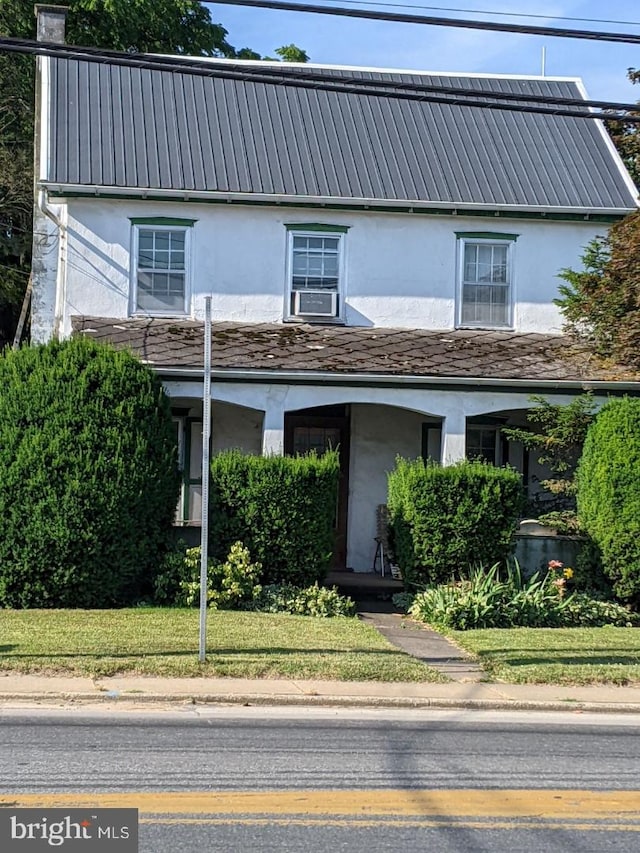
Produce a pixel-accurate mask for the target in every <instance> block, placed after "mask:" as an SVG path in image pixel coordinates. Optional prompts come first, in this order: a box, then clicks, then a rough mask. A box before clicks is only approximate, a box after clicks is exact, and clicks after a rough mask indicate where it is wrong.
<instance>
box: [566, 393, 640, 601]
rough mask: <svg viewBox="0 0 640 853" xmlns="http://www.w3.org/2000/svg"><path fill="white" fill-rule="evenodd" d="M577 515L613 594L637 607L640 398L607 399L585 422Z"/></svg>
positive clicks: (639, 576) (639, 581)
mask: <svg viewBox="0 0 640 853" xmlns="http://www.w3.org/2000/svg"><path fill="white" fill-rule="evenodd" d="M577 484H578V518H579V521H580V526H581V528H582V530H583V531H584V532H585V533H586V534H587V535H588V536H589V537H590V538H591V540H592V542H593V546H594V547H592V548H591V549H590V554H591V557H592V558H593V556H594V555H596V556H598V557H599V559H600V563H601V566H602V569H603V571H604V574H605V576H606V577H607V578H609V580H610V581H611V583H612V585H613V591H614V593H615V595H616V596H617V597H618V598H619V599H620V600H621V601H624V602H628V603H630V604H632V605H633V606H634V607H636V608H638V607H639V606H640V400H639V399H634V398H628V397H625V398H621V399H617V400H611V401H610V402H609V403H607V404H606V405H605V406H604V407H603V408H602V409H601V410H600V412H599V413H598V414H597V416H596V419H595V421H594V423H593V424H592V425H591V426H590V427H589V430H588V432H587V438H586V441H585V445H584V450H583V453H582V457H581V459H580V464H579V466H578V474H577Z"/></svg>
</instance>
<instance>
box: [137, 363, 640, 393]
mask: <svg viewBox="0 0 640 853" xmlns="http://www.w3.org/2000/svg"><path fill="white" fill-rule="evenodd" d="M146 363H147V364H148V365H149V366H150V367H152V368H153V369H154V370H156V371H157V372H158V373H159V374H160V375H161V376H162V377H163V378H164V379H182V380H187V381H191V382H200V383H201V382H202V379H203V373H204V371H203V370H202V368H196V367H161V366H156V365H154V364H153V362H146ZM211 379H212V381H217V382H247V383H254V384H255V383H268V384H274V383H278V384H282V383H287V384H291V385H305V384H310V385H327V384H330V385H392V386H394V387H397V386H406V387H420V386H444V387H451V386H455V387H459V386H473V387H476V388H486V389H491V388H500V389H515V390H526V389H528V388H544V389H547V390H556V391H558V392H562V391H565V390H566V391H575V390H578V391H596V392H598V391H599V392H601V393H604V392H606V391H616V392H618V393H619V392H621V391H622V392H627V391H630V392H635V393H640V380H638V381H616V380H602V379H598V380H588V379H502V378H493V379H492V378H487V377H476V376H418V375H406V376H405V375H402V376H398V375H395V374H388V373H345V374H338V373H330V372H327V371H312V370H309V371H303V370H278V371H275V370H263V369H257V370H251V369H238V368H229V369H224V368H213V369H212V370H211Z"/></svg>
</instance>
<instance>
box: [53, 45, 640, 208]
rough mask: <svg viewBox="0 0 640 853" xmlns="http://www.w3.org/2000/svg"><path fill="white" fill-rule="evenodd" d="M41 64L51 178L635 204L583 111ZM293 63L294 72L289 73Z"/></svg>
mask: <svg viewBox="0 0 640 853" xmlns="http://www.w3.org/2000/svg"><path fill="white" fill-rule="evenodd" d="M50 63H51V75H50V123H51V137H50V160H49V174H48V175H47V178H46V180H47V182H48V183H50V184H53V185H60V186H66V185H76V186H77V185H80V186H92V187H94V186H99V187H105V188H114V189H115V188H121V189H124V188H129V189H132V190H136V191H138V190H143V191H144V190H153V189H162V190H167V191H175V192H176V193H186V192H215V193H248V194H264V195H267V196H295V197H297V198H298V199H299V198H308V199H310V200H312V199H313V198H323V199H336V200H337V199H340V200H341V201H342V202H343V203H344V201H345V200H358V199H365V200H374V201H376V200H377V201H386V202H393V201H398V202H400V203H411V202H415V203H417V204H432V205H437V204H443V205H448V206H451V205H453V206H456V205H460V206H462V207H463V206H465V205H478V206H481V207H483V206H484V207H487V208H495V207H497V206H505V205H508V206H513V207H515V208H521V207H523V208H530V207H534V208H535V207H540V208H546V209H548V208H556V209H558V208H559V209H567V208H570V209H576V210H579V211H592V212H597V211H598V210H603V211H604V210H606V211H618V210H620V211H628V210H631V209H633V208H635V199H634V196H633V195H632V193H631V191H630V189H629V186H628V185H627V184H626V183H625V180H624V178H623V175H622V173H621V171H620V169H619V167H618V164H617V162H616V160H615V159H614V156H613V154H612V152H611V149H610V148H609V147H608V146H607V144H606V142H605V139H604V137H603V134H602V132H601V129H600V128H599V127H598V123H597V122H596V121H594V120H590V119H578V118H573V117H567V116H557V115H541V114H535V115H534V114H527V113H524V112H503V111H499V110H492V109H487V108H478V107H470V106H463V105H459V104H454V105H442V104H435V103H423V102H417V101H406V100H394V99H389V98H383V97H380V96H376V95H357V94H345V93H343V92H335V91H319V90H316V89H312V88H310V89H306V88H305V89H294V88H286V87H282V86H277V85H275V84H270V83H266V84H265V83H256V82H248V81H242V80H229V79H219V78H215V79H214V78H210V77H200V76H194V75H191V74H187V73H181V72H175V73H172V72H168V71H160V70H155V69H153V70H149V69H140V68H132V67H123V66H116V65H101V64H96V63H91V62H83V61H78V60H71V59H51V60H50ZM208 65H209V67H211V63H210V62H209V63H208ZM257 68H258V69H259V65H258V66H257ZM289 70H291V69H289ZM314 70H316V71H317V66H315V67H314ZM324 71H325V72H326V73H328V74H331V73H334V74H337V73H338V72H337V71H336V70H333V71H331V70H330V69H324ZM295 73H297V74H300V75H302V76H303V75H304V73H305V69H304V68H300V67H298V68H297V71H296V72H295ZM339 73H340V74H341V75H343V76H344V75H349V76H351V77H353V79H354V82H356V83H357V81H358V79H368V80H373V79H375V80H380V81H384V82H414V83H423V84H429V85H436V86H438V85H441V86H456V87H461V88H464V89H468V90H470V92H473V91H477V90H479V89H490V90H492V91H494V92H499V93H510V94H532V95H542V96H545V97H547V96H548V97H572V98H580V97H581V96H582V95H581V92H580V89H579V87H578V85H577V84H576V83H575V82H571V81H558V80H552V79H541V78H539V79H525V78H521V79H516V78H496V77H492V78H491V77H487V78H480V77H465V76H459V77H457V76H441V75H431V74H420V75H418V74H397V73H390V72H389V73H383V72H375V73H373V72H368V71H362V70H357V69H343V70H340V72H339Z"/></svg>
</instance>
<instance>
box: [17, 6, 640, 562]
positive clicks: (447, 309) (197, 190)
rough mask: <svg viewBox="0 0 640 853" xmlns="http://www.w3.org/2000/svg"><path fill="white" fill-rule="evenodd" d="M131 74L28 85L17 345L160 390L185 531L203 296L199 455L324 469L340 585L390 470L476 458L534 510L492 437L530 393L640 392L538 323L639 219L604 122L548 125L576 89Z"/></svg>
mask: <svg viewBox="0 0 640 853" xmlns="http://www.w3.org/2000/svg"><path fill="white" fill-rule="evenodd" d="M46 14H47V15H48V16H49V17H48V18H46V19H44V20H43V21H42V31H41V32H42V33H44V34H45V37H46V38H47V39H48V40H50V41H56V40H58V41H61V40H63V32H64V18H63V13H62V11H61V10H60V9H59V8H58V9H57V10H56V9H55V8H54V9H51V8H49V11H48V12H47V13H46ZM144 59H145V58H144V57H143V58H140V57H134V58H132V63H134V64H129V65H122V64H116V63H113V64H105V63H99V62H95V61H93V57H91V56H86V57H83V56H66V57H60V56H57V57H53V56H48V57H40V58H39V60H38V63H39V76H38V79H39V87H40V88H39V99H38V110H39V122H38V134H39V141H38V153H39V165H38V169H39V174H38V182H37V187H38V204H37V212H36V228H35V230H36V241H35V252H34V265H33V291H34V292H33V307H32V339H33V340H35V341H44V340H47V339H49V338H50V337H52V336H54V335H57V336H68V335H71V334H73V333H76V334H85V335H91V336H92V337H94V338H96V339H99V340H104V341H111V342H113V343H114V344H115V345H116V346H123V347H131V348H132V349H133V350H134V351H136V352H137V353H139V354H140V356H141V357H142V358H143V359H145V360H146V361H147V362H148V363H149V364H151V365H152V366H153V367H154V369H155V370H157V371H158V373H159V374H160V376H161V377H162V380H163V382H164V385H165V387H166V389H167V391H168V393H169V394H170V396H171V399H172V404H173V407H174V414H175V423H176V430H177V433H178V437H179V443H180V448H181V453H182V461H183V467H184V500H183V505H182V511H181V521H182V523H184V524H189V523H195V522H196V520H197V519H198V518H199V511H200V506H199V500H200V488H201V479H200V476H201V475H200V464H201V452H202V441H201V417H202V407H201V402H200V401H201V394H202V380H203V367H202V364H203V323H202V319H203V311H204V300H205V297H206V296H211V297H212V306H213V318H214V325H213V344H212V365H213V369H212V392H211V394H212V433H213V435H212V448H213V451H214V452H215V451H216V450H219V449H221V448H228V447H240V448H242V449H243V450H244V451H246V452H248V453H283V452H284V453H297V452H303V451H306V450H308V449H310V448H316V449H319V450H321V449H322V448H324V447H326V446H330V445H332V446H338V447H339V448H340V455H341V461H342V485H341V492H340V500H339V507H338V512H337V531H336V537H337V538H336V561H337V564H338V565H341V566H343V567H350V568H353V569H354V570H356V571H363V570H369V569H370V568H371V565H372V560H373V555H374V551H375V543H374V536H375V534H376V507H377V506H378V505H379V504H383V503H385V501H386V475H387V471H388V470H390V469H391V468H392V467H393V465H394V460H395V457H396V455H398V454H400V455H403V456H408V457H416V456H418V455H420V454H424V455H426V456H430V457H432V458H435V459H439V460H441V461H442V462H443V463H445V464H446V463H448V462H452V461H455V460H458V459H460V458H463V457H464V456H465V455H471V456H477V455H483V456H484V457H485V458H487V459H489V460H491V461H493V462H495V463H497V464H501V463H506V462H508V463H509V464H511V465H514V466H516V467H517V468H518V469H519V470H521V471H522V473H523V476H524V478H525V480H526V481H527V482H528V483H529V484H531V485H532V487H533V484H534V483H535V480H536V473H537V472H536V465H535V462H534V460H533V459H530V458H529V457H528V455H527V454H525V453H523V450H522V448H521V447H519V446H516V445H509V444H508V443H507V442H505V441H504V440H503V438H502V436H501V433H500V429H499V428H500V426H502V425H504V424H515V423H522V422H523V420H524V418H525V413H526V410H527V408H529V406H530V396H531V395H532V394H544V395H546V396H547V397H548V398H549V399H552V400H554V401H558V402H563V401H564V402H566V401H569V400H570V399H571V398H572V396H574V395H576V394H579V393H581V391H582V390H583V389H584V388H587V387H588V388H591V389H593V390H594V393H596V394H599V395H607V394H609V393H625V392H626V393H638V392H639V391H640V383H638V382H635V381H630V380H628V379H626V378H625V376H624V375H623V374H616V373H615V372H609V373H605V372H604V371H602V370H601V369H600V368H598V367H596V366H594V365H593V364H592V363H591V361H590V359H589V358H588V356H586V355H585V354H580V353H576V352H575V351H574V350H573V349H572V348H571V346H570V345H569V343H568V341H567V340H566V339H565V338H564V337H563V336H562V318H561V316H560V314H559V311H558V309H557V307H556V306H555V305H554V298H555V297H556V296H557V294H558V285H559V279H558V273H559V271H560V270H562V269H563V268H566V267H573V268H577V267H579V266H580V258H581V254H582V251H583V248H584V247H585V246H586V244H587V243H588V242H589V241H590V240H591V239H592V238H593V237H594V236H596V235H600V234H603V233H605V231H606V229H607V227H608V226H609V224H610V223H612V222H614V221H616V220H618V219H620V218H622V217H624V216H625V215H626V214H628V213H629V212H631V211H632V210H635V209H636V198H637V193H636V189H635V187H634V186H633V184H632V182H631V180H630V178H629V176H628V174H627V173H626V171H625V169H624V167H623V165H622V162H621V160H620V158H619V157H618V155H617V153H616V151H615V149H614V147H613V145H612V143H611V141H610V140H609V138H608V136H607V134H606V132H605V130H604V128H603V126H602V124H601V122H599V121H596V120H593V119H588V118H584V117H581V116H579V115H575V116H574V115H572V114H571V112H572V110H573V111H575V112H577V113H584V112H585V111H586V110H585V108H584V107H580V106H579V104H578V105H573V106H571V105H568V106H566V105H565V106H563V108H562V109H560V110H559V111H558V104H557V103H556V101H557V99H575V100H578V101H579V100H580V99H581V98H584V97H585V95H584V91H583V88H582V85H581V83H580V81H579V80H574V79H558V78H548V77H545V78H541V77H512V76H498V75H494V76H490V75H484V76H480V75H473V74H436V73H426V72H414V71H411V72H407V71H390V70H371V69H357V68H328V67H321V66H314V65H307V66H286V70H285V69H283V66H281V65H278V64H277V63H244V64H243V63H237V62H235V63H231V62H228V61H223V60H185V59H184V58H182V59H180V60H177V59H176V61H175V63H172V64H170V65H165V66H164V67H162V66H159V65H154V63H157V62H158V61H159V60H158V58H156V59H153V58H146V59H148V62H145V61H143V60H144ZM163 59H164V61H165V62H166V58H163ZM135 62H137V63H138V65H139V66H140V67H136V65H135ZM178 63H181V65H179V64H178ZM374 85H375V86H376V88H375V89H373V88H371V87H372V86H374ZM385 87H387V88H386V89H385ZM389 87H393V88H389ZM514 97H515V98H516V100H514ZM545 99H548V100H545ZM551 102H552V103H553V106H554V109H555V110H556V113H555V114H550V113H549V111H548V107H549V104H550V103H551ZM514 107H515V108H516V109H514ZM545 109H546V111H545Z"/></svg>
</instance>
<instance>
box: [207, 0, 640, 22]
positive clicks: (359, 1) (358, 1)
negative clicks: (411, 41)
mask: <svg viewBox="0 0 640 853" xmlns="http://www.w3.org/2000/svg"><path fill="white" fill-rule="evenodd" d="M325 2H327V3H333V2H336V0H325ZM349 4H350V5H352V6H386V7H387V8H390V9H426V10H429V11H434V12H464V13H469V14H471V15H498V16H500V17H502V18H536V19H537V20H543V21H574V22H578V21H580V22H582V23H586V24H619V25H620V26H623V27H625V26H628V27H640V21H617V20H611V19H609V18H578V17H572V16H570V15H541V14H539V13H535V12H502V11H500V10H498V9H459V8H455V7H452V6H423V5H421V4H419V3H380V2H374V0H371V1H370V0H349ZM210 5H213V2H212V3H211V4H210Z"/></svg>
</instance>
